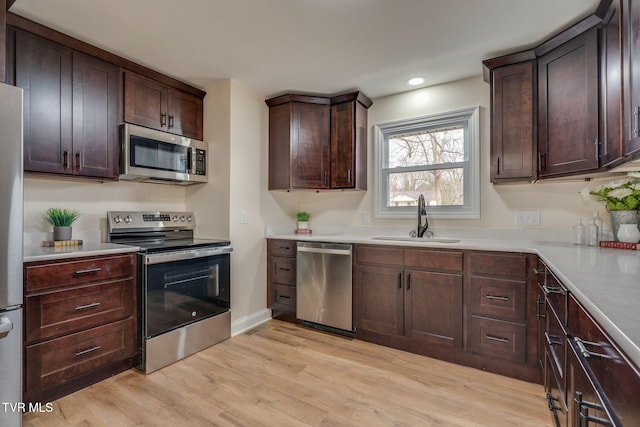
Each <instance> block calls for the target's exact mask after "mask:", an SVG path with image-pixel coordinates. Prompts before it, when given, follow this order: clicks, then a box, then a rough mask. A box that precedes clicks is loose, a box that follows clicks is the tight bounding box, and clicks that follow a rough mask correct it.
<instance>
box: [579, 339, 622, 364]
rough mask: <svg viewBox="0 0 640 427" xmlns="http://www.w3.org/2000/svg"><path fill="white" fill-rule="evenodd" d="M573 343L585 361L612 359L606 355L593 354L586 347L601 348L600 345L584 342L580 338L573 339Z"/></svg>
mask: <svg viewBox="0 0 640 427" xmlns="http://www.w3.org/2000/svg"><path fill="white" fill-rule="evenodd" d="M573 341H574V342H575V343H576V345H577V346H578V351H579V352H580V354H582V356H583V357H584V358H585V359H613V357H611V356H609V355H608V354H602V353H595V352H593V351H589V350H587V347H586V346H587V345H588V346H592V347H603V345H602V344H598V343H595V342H590V341H585V340H583V339H581V338H580V337H573Z"/></svg>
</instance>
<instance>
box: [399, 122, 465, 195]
mask: <svg viewBox="0 0 640 427" xmlns="http://www.w3.org/2000/svg"><path fill="white" fill-rule="evenodd" d="M464 159H465V155H464V128H463V127H462V126H456V127H452V128H445V129H435V130H429V131H420V132H412V133H406V134H399V135H392V136H390V137H389V140H388V161H389V164H388V168H389V172H390V173H389V178H388V186H389V191H388V193H387V194H388V200H387V206H416V205H417V201H418V196H419V195H420V194H424V196H425V199H426V200H427V203H428V204H429V205H431V206H444V205H448V206H460V205H463V204H464V173H463V169H462V168H460V167H455V166H457V165H455V164H456V163H459V162H464ZM452 164H454V165H455V166H454V165H452ZM425 166H428V167H429V168H428V170H416V169H422V168H423V167H425ZM434 166H435V167H434ZM405 168H408V169H411V170H410V171H402V169H405ZM394 169H397V170H398V172H397V173H396V172H394ZM424 169H427V168H424Z"/></svg>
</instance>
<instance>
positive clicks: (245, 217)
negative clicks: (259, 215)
mask: <svg viewBox="0 0 640 427" xmlns="http://www.w3.org/2000/svg"><path fill="white" fill-rule="evenodd" d="M247 223H249V214H248V213H247V211H245V210H244V209H243V210H242V211H240V224H247Z"/></svg>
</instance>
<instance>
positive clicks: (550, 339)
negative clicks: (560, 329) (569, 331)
mask: <svg viewBox="0 0 640 427" xmlns="http://www.w3.org/2000/svg"><path fill="white" fill-rule="evenodd" d="M544 339H545V341H547V344H549V346H554V345H562V341H561V340H560V337H558V336H556V335H551V334H550V333H549V332H545V333H544Z"/></svg>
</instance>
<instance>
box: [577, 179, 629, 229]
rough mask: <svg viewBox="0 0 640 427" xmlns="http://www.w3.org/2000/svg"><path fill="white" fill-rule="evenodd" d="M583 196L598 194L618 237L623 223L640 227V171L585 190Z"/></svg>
mask: <svg viewBox="0 0 640 427" xmlns="http://www.w3.org/2000/svg"><path fill="white" fill-rule="evenodd" d="M583 191H584V194H583V197H584V198H585V200H587V197H588V195H593V196H597V197H598V198H599V199H600V201H602V202H604V203H605V204H606V206H607V211H608V212H609V216H610V217H611V227H612V229H613V237H614V238H615V239H616V240H619V239H618V230H619V228H620V226H621V225H622V224H635V226H636V227H640V173H639V172H631V173H629V174H628V176H627V177H626V178H622V179H617V180H614V181H611V182H609V183H607V184H602V185H599V186H598V187H597V188H596V189H595V190H593V191H589V190H588V189H585V190H583Z"/></svg>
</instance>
